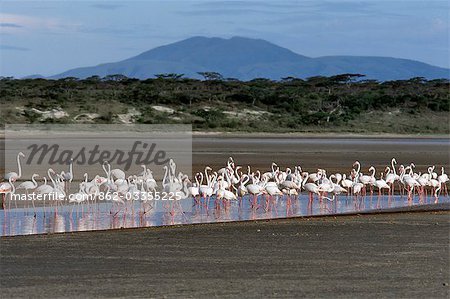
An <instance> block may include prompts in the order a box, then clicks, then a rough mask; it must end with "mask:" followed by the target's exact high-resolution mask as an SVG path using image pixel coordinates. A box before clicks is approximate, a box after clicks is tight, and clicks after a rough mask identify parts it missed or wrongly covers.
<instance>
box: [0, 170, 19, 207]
mask: <svg viewBox="0 0 450 299" xmlns="http://www.w3.org/2000/svg"><path fill="white" fill-rule="evenodd" d="M8 181H9V182H7V183H6V182H3V183H1V184H0V194H3V200H2V206H3V209H4V210H5V211H6V195H7V194H9V195H10V201H11V200H12V194H14V192H15V190H16V189H15V187H14V184H13V177H12V176H10V177H9V179H8ZM8 206H9V205H8Z"/></svg>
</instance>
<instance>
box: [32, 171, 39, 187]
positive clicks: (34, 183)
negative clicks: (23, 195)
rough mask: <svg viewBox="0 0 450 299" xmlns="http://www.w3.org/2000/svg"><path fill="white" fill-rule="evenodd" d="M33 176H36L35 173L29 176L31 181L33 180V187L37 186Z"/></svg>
mask: <svg viewBox="0 0 450 299" xmlns="http://www.w3.org/2000/svg"><path fill="white" fill-rule="evenodd" d="M35 177H37V175H35V174H33V175H32V176H31V181H32V182H33V185H34V188H36V187H37V185H38V184H37V182H36V180H35V179H34V178H35Z"/></svg>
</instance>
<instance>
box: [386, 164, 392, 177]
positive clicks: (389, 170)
mask: <svg viewBox="0 0 450 299" xmlns="http://www.w3.org/2000/svg"><path fill="white" fill-rule="evenodd" d="M386 170H387V173H386V177H387V176H388V175H389V174H390V173H391V168H390V167H389V166H388V167H386Z"/></svg>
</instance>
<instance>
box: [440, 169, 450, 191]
mask: <svg viewBox="0 0 450 299" xmlns="http://www.w3.org/2000/svg"><path fill="white" fill-rule="evenodd" d="M437 179H438V182H439V183H440V184H441V186H444V191H445V195H446V196H447V197H448V189H447V182H448V181H449V178H448V175H447V174H446V173H445V172H444V167H441V175H439V176H438V178H437ZM439 190H440V189H439Z"/></svg>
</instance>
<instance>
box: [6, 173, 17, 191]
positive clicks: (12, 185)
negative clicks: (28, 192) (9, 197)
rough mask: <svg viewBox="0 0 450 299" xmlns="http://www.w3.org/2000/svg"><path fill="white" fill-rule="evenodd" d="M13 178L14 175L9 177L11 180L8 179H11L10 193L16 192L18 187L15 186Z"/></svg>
mask: <svg viewBox="0 0 450 299" xmlns="http://www.w3.org/2000/svg"><path fill="white" fill-rule="evenodd" d="M12 180H13V177H12V176H11V177H9V180H8V181H9V184H10V185H11V191H10V193H14V192H16V187H15V186H14V184H13V182H12Z"/></svg>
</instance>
